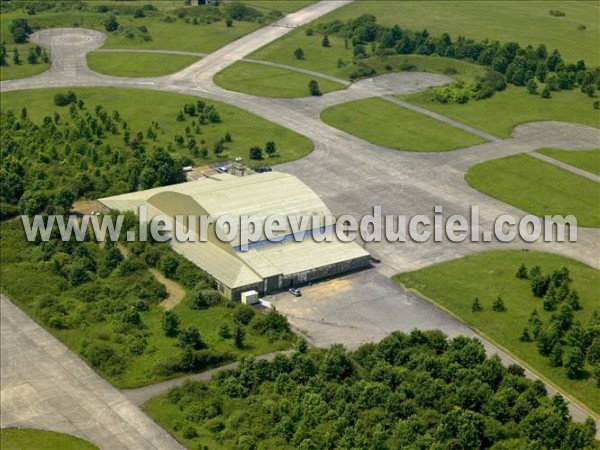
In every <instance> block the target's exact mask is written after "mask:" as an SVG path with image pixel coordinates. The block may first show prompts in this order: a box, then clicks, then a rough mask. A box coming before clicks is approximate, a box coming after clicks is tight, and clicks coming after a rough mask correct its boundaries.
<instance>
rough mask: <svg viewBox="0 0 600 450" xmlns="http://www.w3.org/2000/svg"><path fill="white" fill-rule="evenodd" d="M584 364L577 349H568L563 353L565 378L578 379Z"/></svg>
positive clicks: (582, 357)
mask: <svg viewBox="0 0 600 450" xmlns="http://www.w3.org/2000/svg"><path fill="white" fill-rule="evenodd" d="M584 363H585V357H584V355H583V352H582V351H581V349H580V348H579V347H570V348H569V349H568V350H567V351H566V353H565V361H564V364H565V368H566V369H567V376H568V377H569V378H571V379H575V378H578V377H579V375H580V373H581V370H582V369H583V365H584Z"/></svg>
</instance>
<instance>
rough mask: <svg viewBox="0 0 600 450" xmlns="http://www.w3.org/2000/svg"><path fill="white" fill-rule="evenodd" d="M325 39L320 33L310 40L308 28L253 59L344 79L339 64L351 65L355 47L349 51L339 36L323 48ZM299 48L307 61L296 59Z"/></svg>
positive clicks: (331, 38) (273, 44) (266, 49)
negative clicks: (347, 63) (322, 42)
mask: <svg viewBox="0 0 600 450" xmlns="http://www.w3.org/2000/svg"><path fill="white" fill-rule="evenodd" d="M326 17H327V16H326ZM322 39H323V36H321V35H319V34H316V33H315V34H314V35H313V36H306V34H305V27H302V28H299V29H297V30H294V31H292V32H291V33H289V34H287V35H286V36H284V37H282V38H280V39H278V40H276V41H275V42H272V43H271V44H269V45H266V46H265V47H262V48H260V49H258V50H257V51H255V52H254V53H252V54H251V55H250V56H249V58H253V59H262V60H266V61H273V62H277V63H281V64H287V65H290V66H294V67H300V68H303V69H310V70H315V71H317V72H321V73H326V74H328V75H333V76H340V75H341V70H340V68H338V67H337V61H338V59H342V60H343V61H346V62H351V61H352V47H351V46H350V48H349V49H346V48H344V40H343V39H341V38H338V37H335V36H331V37H330V38H329V40H330V43H331V46H330V47H323V46H322V45H321V41H322ZM298 47H300V48H302V50H303V51H304V58H303V59H296V58H295V57H294V50H295V49H296V48H298Z"/></svg>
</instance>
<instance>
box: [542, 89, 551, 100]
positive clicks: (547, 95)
mask: <svg viewBox="0 0 600 450" xmlns="http://www.w3.org/2000/svg"><path fill="white" fill-rule="evenodd" d="M542 98H552V93H551V92H550V88H549V87H548V86H546V87H545V88H544V90H543V91H542Z"/></svg>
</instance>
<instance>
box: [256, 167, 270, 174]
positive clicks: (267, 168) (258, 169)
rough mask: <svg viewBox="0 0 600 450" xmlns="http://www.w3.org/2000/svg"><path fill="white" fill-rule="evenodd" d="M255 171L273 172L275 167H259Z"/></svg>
mask: <svg viewBox="0 0 600 450" xmlns="http://www.w3.org/2000/svg"><path fill="white" fill-rule="evenodd" d="M254 171H255V172H256V173H264V172H272V171H273V169H272V168H270V167H257V168H256V169H254Z"/></svg>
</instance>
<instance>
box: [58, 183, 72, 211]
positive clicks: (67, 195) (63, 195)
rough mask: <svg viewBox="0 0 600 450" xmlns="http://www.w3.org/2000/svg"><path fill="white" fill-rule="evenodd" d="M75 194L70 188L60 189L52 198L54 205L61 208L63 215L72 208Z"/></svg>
mask: <svg viewBox="0 0 600 450" xmlns="http://www.w3.org/2000/svg"><path fill="white" fill-rule="evenodd" d="M74 201H75V192H73V190H72V189H70V188H61V189H60V190H59V191H58V192H57V193H56V195H55V196H54V204H55V205H56V206H59V207H60V208H62V210H63V212H64V213H69V211H71V208H73V202H74Z"/></svg>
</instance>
